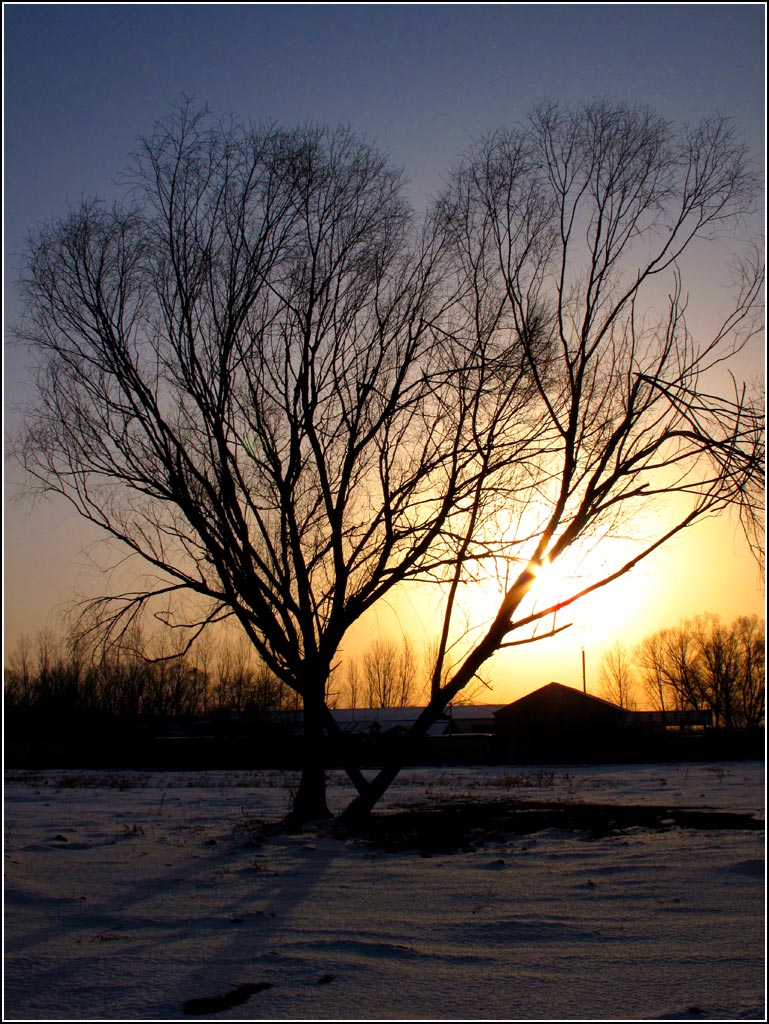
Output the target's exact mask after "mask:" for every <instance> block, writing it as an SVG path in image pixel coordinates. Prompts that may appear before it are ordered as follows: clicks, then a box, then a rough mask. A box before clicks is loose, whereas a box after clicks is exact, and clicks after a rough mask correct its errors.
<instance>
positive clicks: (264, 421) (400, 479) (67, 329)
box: [18, 104, 531, 815]
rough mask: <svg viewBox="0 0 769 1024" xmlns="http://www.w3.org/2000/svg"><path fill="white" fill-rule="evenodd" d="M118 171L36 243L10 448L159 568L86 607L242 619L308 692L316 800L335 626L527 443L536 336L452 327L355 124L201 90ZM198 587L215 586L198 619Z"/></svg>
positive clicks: (330, 724) (190, 622) (291, 680)
mask: <svg viewBox="0 0 769 1024" xmlns="http://www.w3.org/2000/svg"><path fill="white" fill-rule="evenodd" d="M125 183H126V189H127V195H126V200H125V202H124V203H123V204H119V205H116V206H114V207H112V208H111V209H108V208H106V207H105V206H104V205H103V204H101V203H100V202H98V201H96V200H86V201H83V202H82V203H81V204H80V205H79V206H78V207H77V208H76V209H74V210H73V211H72V213H71V214H70V215H69V216H68V217H66V218H65V219H63V220H58V221H55V222H52V223H49V224H47V225H45V226H43V227H42V228H41V229H40V230H39V231H38V232H37V233H36V234H35V236H34V237H33V238H32V240H31V241H30V246H29V253H28V257H27V260H26V265H25V270H24V275H23V289H24V293H25V297H26V315H25V319H24V321H23V323H22V324H21V326H20V328H19V330H18V336H19V337H20V338H21V339H22V340H23V341H25V342H26V343H28V344H29V345H30V346H31V347H32V348H33V350H34V351H35V353H36V354H37V356H38V357H39V360H40V370H39V373H38V377H37V388H38V401H37V403H36V404H35V405H34V407H33V408H31V409H30V410H29V416H28V418H27V421H26V424H25V427H24V431H23V435H22V438H21V442H20V455H21V458H22V460H23V463H24V465H25V467H26V469H27V470H28V472H29V473H30V474H31V477H32V478H34V479H36V480H37V481H39V483H40V484H41V485H42V487H43V488H45V489H48V490H52V491H54V492H58V493H60V494H62V495H63V496H64V497H65V498H67V499H68V500H69V501H71V502H72V503H73V504H74V506H75V508H76V509H77V510H78V512H79V513H80V514H81V515H82V516H83V517H84V518H85V519H88V520H90V521H91V522H92V523H95V524H96V525H97V526H99V527H100V528H101V529H102V530H103V531H105V532H106V533H107V534H108V535H110V536H111V537H112V538H114V539H115V540H117V541H118V542H119V544H120V546H121V547H122V548H123V549H127V550H128V551H129V552H130V553H133V554H134V555H136V556H138V557H139V559H140V560H141V562H142V564H144V565H146V566H148V567H149V569H150V572H151V574H150V575H147V576H145V577H144V578H141V579H139V580H138V581H137V585H136V587H135V588H133V589H132V590H130V591H128V592H125V593H122V594H111V595H109V596H108V597H107V598H106V599H105V600H104V601H100V602H97V606H96V608H91V609H90V611H91V613H92V618H91V621H93V613H94V612H97V613H98V614H96V622H97V624H98V627H99V628H100V629H101V630H102V631H103V632H104V633H105V635H107V636H111V637H113V638H119V637H120V636H121V635H123V634H124V633H125V631H126V630H127V629H128V628H130V625H131V623H132V622H133V621H134V620H135V619H136V617H137V616H139V615H140V614H141V613H142V612H143V611H144V610H145V609H147V608H151V609H155V613H156V614H158V615H162V616H163V618H164V619H166V620H168V621H173V622H174V624H176V625H179V626H182V625H187V626H188V627H189V630H190V640H189V642H192V641H193V640H194V638H195V637H196V636H197V634H198V633H199V631H200V630H201V629H203V628H204V627H205V626H206V625H207V624H210V623H212V622H215V621H217V620H220V619H222V618H225V617H231V616H234V617H235V618H236V619H237V620H238V622H239V623H240V625H241V627H242V628H243V630H244V631H245V633H246V635H247V636H248V638H249V640H250V641H251V643H252V644H253V645H254V647H255V649H256V651H257V653H258V655H259V657H260V659H261V661H262V662H263V663H264V664H265V665H266V666H267V667H268V668H269V669H270V670H271V671H272V672H273V673H274V674H275V675H276V677H277V678H278V679H279V680H281V681H282V682H283V683H285V684H287V685H288V686H290V687H292V688H293V689H294V690H295V691H296V692H297V693H298V694H299V695H300V696H301V698H302V702H303V711H304V728H305V747H306V764H305V768H304V772H303V776H302V782H301V784H300V787H299V790H298V793H297V798H296V812H297V814H300V815H312V814H323V813H326V812H327V808H326V802H325V776H324V772H323V749H322V747H323V737H324V734H325V732H327V731H329V730H331V731H332V732H333V730H334V729H335V723H334V720H333V718H332V716H331V715H330V713H329V710H328V708H327V706H326V699H325V698H326V693H327V683H328V679H329V675H330V672H331V670H332V666H333V664H334V659H335V657H336V655H337V651H338V648H339V644H340V642H341V640H342V638H343V636H344V635H345V633H346V631H347V629H348V628H349V627H350V625H351V624H352V623H353V622H355V621H356V620H357V619H358V618H360V616H361V615H363V614H364V613H365V612H366V611H367V610H368V609H369V608H371V607H372V606H373V605H374V604H375V603H376V602H377V601H378V600H379V599H381V598H382V597H383V595H385V594H387V593H388V592H389V591H391V590H392V589H393V588H394V587H396V586H398V585H399V584H402V583H403V582H404V581H407V580H409V579H410V578H412V577H415V576H417V575H424V574H427V575H429V574H430V573H432V572H436V571H438V570H439V568H440V567H441V566H442V565H443V564H444V563H445V562H446V561H447V560H448V559H450V558H451V557H452V552H451V539H450V538H451V537H452V536H453V534H454V533H455V532H456V530H457V529H459V528H460V527H459V526H454V520H457V521H458V522H459V521H463V520H464V519H466V518H467V515H468V513H467V508H468V507H469V506H477V505H478V494H479V489H480V490H483V489H484V487H485V482H486V481H488V480H490V479H491V477H492V476H493V475H495V479H496V480H497V481H498V482H499V485H500V486H502V483H503V481H504V480H505V479H506V476H505V471H506V469H507V468H508V467H512V466H513V465H514V464H515V462H516V460H519V457H520V441H519V437H520V434H521V423H522V418H521V413H522V408H523V405H524V404H525V401H526V400H527V395H526V394H525V393H524V392H523V391H521V389H520V388H519V387H518V386H517V382H518V380H519V379H520V376H521V372H522V371H521V368H520V364H521V359H520V358H519V359H518V364H519V366H518V369H517V370H514V371H513V372H512V373H508V372H504V373H502V372H497V371H494V373H493V374H492V375H489V374H488V373H487V371H486V366H485V358H486V357H485V354H484V352H478V351H476V348H477V346H474V343H473V339H472V338H470V339H469V341H468V339H465V338H463V337H458V336H457V333H456V332H454V331H451V330H448V329H447V328H448V326H449V319H450V318H447V313H448V310H449V309H450V308H452V305H454V306H456V295H455V293H454V291H452V289H453V288H454V283H453V281H452V280H451V278H450V275H448V274H443V273H442V266H443V265H444V263H445V261H446V247H445V246H444V245H443V243H442V238H441V231H442V230H443V226H442V225H441V223H440V221H439V220H438V219H436V218H433V219H432V220H429V221H428V223H427V224H426V226H425V227H424V229H422V228H420V227H419V226H418V225H417V224H416V222H415V220H414V217H413V216H412V214H411V213H410V211H409V210H408V208H407V206H406V204H405V202H404V200H403V197H402V175H401V173H400V172H399V171H396V170H394V169H393V168H391V167H390V166H389V165H388V163H387V161H386V159H385V158H384V157H383V156H382V155H381V154H380V153H379V152H378V151H377V150H376V149H375V148H374V147H373V146H371V145H369V144H368V143H367V142H365V141H364V140H362V139H360V138H359V137H357V136H356V135H355V134H354V133H352V132H351V131H349V130H347V129H337V130H330V129H325V128H318V127H313V126H309V127H305V128H302V129H296V130H291V131H289V130H285V129H281V128H278V127H276V126H267V127H249V126H244V125H241V124H238V123H236V122H234V121H218V122H217V121H215V120H214V119H213V118H212V117H211V116H210V115H209V114H208V113H206V112H205V111H203V112H199V111H195V110H194V109H192V108H191V106H190V105H188V104H185V105H183V106H182V107H181V108H180V109H179V110H178V111H177V112H176V114H175V115H174V116H172V117H171V118H170V119H169V121H168V122H166V123H165V124H162V125H159V126H157V128H156V130H155V132H154V134H152V135H151V136H150V137H148V138H147V139H145V140H144V141H143V143H142V145H141V148H140V150H139V152H138V153H137V155H136V156H135V158H134V159H133V161H132V163H131V165H130V169H129V172H128V174H127V176H126V179H125ZM506 347H507V348H508V349H509V348H510V341H509V340H508V341H507V342H506ZM519 347H520V346H519ZM486 378H488V379H486ZM530 395H531V391H530V390H529V393H528V397H530ZM486 404H488V405H489V407H491V408H494V409H496V412H495V413H493V414H492V416H491V420H492V421H493V423H492V424H491V425H489V424H488V423H487V422H485V421H486V420H489V416H488V414H487V412H486ZM516 419H519V422H518V423H516ZM506 428H509V429H506ZM492 430H493V431H494V439H495V444H494V450H493V454H490V449H491V440H490V436H491V431H492ZM508 438H509V439H508ZM184 594H190V595H193V597H195V598H197V600H198V602H199V608H200V609H202V610H199V611H197V614H196V615H195V616H192V617H189V618H188V619H186V620H185V619H184V618H183V617H182V616H183V615H184V614H186V613H185V612H184V609H183V607H182V606H181V604H180V601H179V600H178V599H179V598H180V597H181V596H182V595H184ZM174 599H176V602H175V604H174ZM349 770H350V775H351V778H352V779H353V781H354V782H355V784H356V785H358V786H359V787H360V786H362V785H364V781H363V779H362V776H361V774H360V772H359V771H357V769H356V768H355V766H349Z"/></svg>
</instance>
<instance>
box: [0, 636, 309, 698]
mask: <svg viewBox="0 0 769 1024" xmlns="http://www.w3.org/2000/svg"><path fill="white" fill-rule="evenodd" d="M168 640H169V638H168V637H163V638H161V642H160V645H159V646H160V650H159V651H158V649H157V648H158V643H157V638H156V640H155V644H154V647H155V650H154V656H153V657H150V656H148V654H147V653H146V650H145V647H146V645H145V644H144V643H143V642H142V639H141V636H139V635H136V634H135V635H134V636H132V637H127V638H126V642H125V643H123V644H121V645H120V646H117V647H112V648H111V649H110V650H109V651H106V652H105V651H103V650H99V649H98V648H93V647H91V648H90V649H89V647H88V645H87V644H85V643H84V642H83V641H82V640H81V639H80V638H79V637H78V635H77V634H76V633H75V632H74V631H73V632H71V633H70V634H69V635H67V636H64V637H57V636H55V635H53V634H51V633H48V632H46V633H42V634H40V635H39V636H38V637H37V638H36V639H35V640H34V641H32V640H29V639H27V638H25V639H22V640H21V641H20V643H19V644H18V646H17V648H16V650H15V651H14V652H13V653H12V654H11V656H10V658H9V660H8V663H7V665H6V668H5V703H6V708H12V709H28V710H32V709H34V710H36V711H38V712H41V713H46V714H56V715H58V714H66V715H70V716H71V715H72V714H78V713H83V714H90V713H96V714H99V715H108V716H110V717H121V718H123V717H125V718H136V717H146V718H176V717H179V718H181V717H184V718H199V717H202V716H207V715H212V714H217V713H225V712H238V713H246V712H248V713H251V714H254V715H260V714H263V713H268V712H274V711H281V710H289V709H296V708H298V707H299V706H300V705H299V703H298V697H297V695H296V694H295V693H294V692H293V691H292V690H290V689H289V688H288V687H286V686H285V685H284V684H283V683H282V682H281V681H280V680H279V679H278V678H276V676H275V675H274V674H273V673H272V672H270V671H269V669H267V668H266V666H264V665H262V664H260V663H259V662H255V661H254V659H253V657H252V656H251V654H250V651H249V646H248V644H247V643H246V641H245V638H244V637H240V636H234V637H230V636H227V637H224V638H218V639H212V638H207V639H206V640H205V641H204V642H199V643H198V644H197V645H196V647H195V649H194V652H191V651H186V652H184V653H180V654H177V655H173V656H169V655H168V654H165V655H164V653H163V646H164V644H165V645H166V646H167V643H168Z"/></svg>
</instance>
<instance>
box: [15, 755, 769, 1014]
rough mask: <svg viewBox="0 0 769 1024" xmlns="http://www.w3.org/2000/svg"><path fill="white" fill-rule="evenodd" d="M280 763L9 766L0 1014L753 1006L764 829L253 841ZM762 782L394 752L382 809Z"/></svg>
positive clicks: (665, 796) (685, 1010) (675, 794)
mask: <svg viewBox="0 0 769 1024" xmlns="http://www.w3.org/2000/svg"><path fill="white" fill-rule="evenodd" d="M330 780H331V802H332V805H333V806H334V807H335V809H339V808H341V807H342V806H343V805H344V802H345V796H346V795H347V793H348V789H347V787H346V786H344V787H343V783H344V779H343V777H342V776H341V775H338V774H336V773H332V774H331V776H330ZM296 781H297V779H296V776H295V775H294V774H292V773H290V772H277V771H270V772H253V773H251V772H230V773H223V772H204V773H201V772H194V773H182V772H173V773H149V772H146V773H144V772H100V773H96V772H65V771H62V772H54V771H46V772H39V773H36V772H19V771H14V772H8V773H6V785H5V829H6V836H5V853H6V858H5V982H4V994H5V1016H4V1019H5V1020H12V1021H13V1020H190V1019H195V1018H197V1019H217V1020H218V1019H229V1020H276V1019H277V1020H282V1019H294V1020H393V1019H403V1020H414V1019H417V1020H424V1019H435V1020H444V1019H451V1020H455V1019H460V1020H478V1019H481V1020H575V1021H576V1020H658V1019H674V1020H675V1019H687V1020H690V1019H699V1020H764V1019H765V992H764V980H765V969H764V954H765V928H764V909H765V908H764V892H765V867H764V863H765V861H764V853H765V847H764V841H765V837H764V832H763V831H762V830H759V831H751V830H748V829H745V830H712V831H707V830H700V829H697V830H694V829H685V828H678V827H672V826H670V827H666V828H662V829H658V830H646V829H642V828H637V827H632V828H628V829H626V830H624V831H620V832H617V833H614V834H610V835H608V836H605V837H603V838H597V839H595V838H590V837H589V836H588V835H587V834H586V833H579V832H567V831H561V830H555V829H548V830H546V831H541V832H537V833H533V834H530V835H515V834H509V835H503V836H499V837H495V838H494V839H488V838H487V839H486V840H485V841H483V842H480V843H479V844H478V845H476V846H475V848H474V849H472V850H470V851H467V852H452V853H445V854H444V853H438V854H436V855H435V856H432V857H423V856H420V855H419V853H418V852H417V851H414V850H401V851H396V852H392V851H385V850H383V849H379V848H376V847H373V846H370V845H367V844H365V843H362V842H360V841H356V840H353V839H351V838H346V839H345V838H339V837H335V836H333V835H331V834H329V833H328V832H327V831H326V830H324V829H323V828H315V829H312V828H311V829H306V830H305V831H304V832H303V833H299V834H287V833H285V832H276V833H275V834H274V835H271V836H269V837H267V838H266V839H264V840H263V841H260V842H257V841H256V840H255V838H254V836H255V832H254V825H253V819H256V818H259V819H276V820H277V819H279V818H280V817H281V816H282V815H283V814H284V813H285V812H286V810H287V809H288V806H289V799H290V792H291V790H292V788H293V787H294V786H295V785H296ZM764 784H765V776H764V765H763V764H759V763H753V762H748V763H730V764H725V763H724V764H718V765H699V764H698V765H693V764H688V765H686V764H678V765H652V766H632V765H631V766H601V767H573V766H569V767H553V768H543V767H541V766H538V767H536V768H528V769H527V768H519V767H516V768H510V767H507V768H503V767H499V768H464V767H463V768H432V769H412V770H407V771H405V772H404V773H403V774H402V775H401V777H400V779H399V780H398V781H397V783H396V784H395V785H394V786H393V788H392V789H391V791H390V793H389V794H388V797H387V800H386V802H385V803H384V804H383V805H382V807H383V808H391V809H393V808H396V807H401V806H404V805H409V804H418V803H424V802H426V801H429V800H435V799H440V800H445V799H447V798H452V799H454V798H463V799H467V798H470V799H472V800H477V801H483V800H498V799H500V798H506V797H509V798H517V799H532V800H534V799H538V800H541V799H547V800H573V801H586V802H596V803H597V802H600V803H613V804H616V803H633V804H643V803H648V804H665V805H666V806H670V807H675V806H687V807H698V808H704V807H707V808H720V809H726V810H731V811H737V810H740V811H749V812H756V814H757V815H758V816H760V817H763V812H764V807H765V797H764V793H765V788H764Z"/></svg>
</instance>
